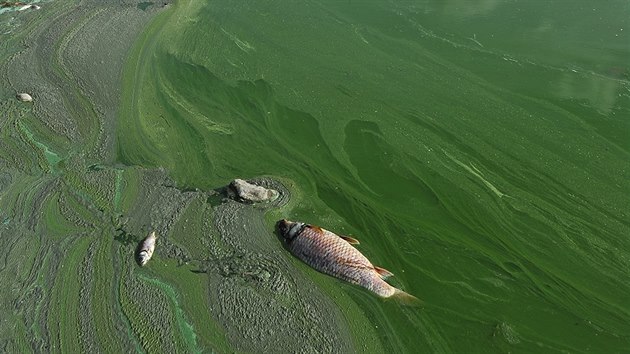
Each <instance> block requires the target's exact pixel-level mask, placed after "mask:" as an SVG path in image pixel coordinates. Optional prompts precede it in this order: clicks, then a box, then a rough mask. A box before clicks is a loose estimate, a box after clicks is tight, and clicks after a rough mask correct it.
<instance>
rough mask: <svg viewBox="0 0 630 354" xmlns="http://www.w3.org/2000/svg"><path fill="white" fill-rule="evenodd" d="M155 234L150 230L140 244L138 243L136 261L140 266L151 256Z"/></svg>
mask: <svg viewBox="0 0 630 354" xmlns="http://www.w3.org/2000/svg"><path fill="white" fill-rule="evenodd" d="M156 239H157V236H156V235H155V231H153V232H151V234H150V235H149V236H147V237H146V238H145V239H144V240H142V242H140V244H139V245H138V250H137V251H138V252H137V259H136V260H137V261H138V264H139V265H140V266H144V265H145V264H147V262H148V261H149V259H151V257H152V256H153V251H154V250H155V240H156Z"/></svg>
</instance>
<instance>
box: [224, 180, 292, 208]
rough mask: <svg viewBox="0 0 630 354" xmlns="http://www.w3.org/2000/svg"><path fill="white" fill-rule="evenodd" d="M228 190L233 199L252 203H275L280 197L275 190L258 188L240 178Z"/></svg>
mask: <svg viewBox="0 0 630 354" xmlns="http://www.w3.org/2000/svg"><path fill="white" fill-rule="evenodd" d="M227 189H228V196H230V197H231V198H233V199H238V200H241V201H246V202H251V203H258V202H268V201H273V200H275V199H276V198H278V196H279V195H280V193H278V191H276V190H274V189H270V188H265V187H262V186H257V185H255V184H252V183H249V182H247V181H245V180H242V179H238V178H237V179H235V180H233V181H232V182H231V183H230V185H229V186H228V188H227Z"/></svg>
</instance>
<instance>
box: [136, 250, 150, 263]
mask: <svg viewBox="0 0 630 354" xmlns="http://www.w3.org/2000/svg"><path fill="white" fill-rule="evenodd" d="M148 261H149V254H148V253H147V251H140V253H139V254H138V263H140V266H143V265H145V264H147V262H148Z"/></svg>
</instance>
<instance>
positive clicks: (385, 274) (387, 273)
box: [374, 266, 394, 279]
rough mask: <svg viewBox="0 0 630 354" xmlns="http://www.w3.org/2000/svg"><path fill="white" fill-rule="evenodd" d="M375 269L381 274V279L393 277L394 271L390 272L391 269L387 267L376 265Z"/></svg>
mask: <svg viewBox="0 0 630 354" xmlns="http://www.w3.org/2000/svg"><path fill="white" fill-rule="evenodd" d="M374 270H375V271H376V272H377V273H378V275H380V276H381V279H387V278H389V277H393V276H394V273H392V272H390V271H389V270H387V269H385V268H381V267H376V266H375V267H374Z"/></svg>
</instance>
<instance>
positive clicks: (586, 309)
mask: <svg viewBox="0 0 630 354" xmlns="http://www.w3.org/2000/svg"><path fill="white" fill-rule="evenodd" d="M169 11H171V12H170V13H169V15H168V18H166V19H163V20H161V22H159V23H158V24H156V25H154V26H153V27H151V28H150V29H149V30H148V31H147V32H146V33H145V36H144V37H143V38H142V39H141V41H140V42H139V44H137V46H136V52H135V56H133V57H132V58H134V59H133V60H132V61H131V62H130V64H129V65H128V67H129V68H131V69H130V70H128V71H127V73H133V74H130V75H127V76H126V77H125V80H126V86H127V87H126V90H125V99H124V102H123V109H122V111H121V115H120V121H119V126H118V134H119V136H118V158H119V161H120V162H121V163H124V164H128V165H142V166H147V167H151V166H155V167H158V166H162V167H165V168H166V169H167V170H168V171H169V173H170V174H171V176H172V177H173V178H174V179H175V180H176V181H177V183H178V185H180V186H181V187H195V188H201V189H210V188H216V187H218V186H222V185H225V184H226V183H228V182H229V181H230V180H231V179H233V178H236V177H240V178H250V177H254V176H260V175H271V176H277V177H281V178H284V179H288V180H292V181H294V182H295V186H296V188H299V190H300V193H301V194H302V195H303V196H304V197H303V201H302V202H301V203H300V204H299V205H298V206H297V207H296V208H295V209H293V210H291V211H290V212H287V213H286V214H284V215H281V216H282V217H287V218H290V219H297V220H302V221H305V222H309V223H314V224H317V225H321V226H323V227H325V228H327V229H330V230H335V231H339V232H340V233H346V234H352V235H354V237H356V238H358V239H359V240H360V241H361V246H360V250H361V251H362V252H364V254H365V255H367V256H368V257H369V258H370V259H371V260H372V262H373V263H374V264H376V265H379V266H382V267H384V268H387V269H388V270H390V271H392V272H393V273H394V274H395V275H396V277H395V278H394V279H393V280H392V284H393V285H395V286H397V287H400V288H402V289H404V290H405V291H407V292H409V293H411V294H414V295H416V296H418V297H419V298H421V299H423V300H424V302H425V307H424V308H423V309H418V308H408V307H403V306H400V305H399V304H398V303H396V302H392V301H383V300H381V299H378V298H377V297H376V296H374V295H373V294H371V293H369V292H367V291H365V290H363V289H360V288H356V287H353V286H351V285H347V284H345V283H341V282H335V288H332V287H331V286H330V285H329V283H326V284H322V287H324V288H327V289H328V290H327V291H328V292H329V293H331V294H335V293H336V292H344V293H347V294H349V295H350V297H351V299H352V300H353V301H354V302H356V303H358V304H359V307H360V308H361V309H362V311H363V314H362V316H365V318H367V319H368V322H363V323H355V322H352V321H349V322H350V323H353V324H352V325H353V326H354V327H357V328H355V329H354V332H355V333H357V332H360V328H359V327H361V326H365V327H370V326H371V327H373V328H376V331H377V333H379V335H380V336H379V338H378V340H379V341H380V342H381V343H382V345H383V347H384V348H386V350H389V351H393V352H458V353H461V352H559V351H564V352H574V353H580V352H599V353H613V352H623V351H627V350H629V349H630V240H629V238H628V235H630V216H629V215H628V213H629V211H630V205H629V199H628V195H630V184H629V181H630V119H629V118H630V82H629V79H630V66H629V64H628V63H630V37H629V36H630V26H629V22H630V20H629V18H630V16H627V15H628V13H630V3H628V2H627V1H621V0H610V1H605V2H601V1H594V0H576V1H573V2H567V1H513V0H509V1H508V0H449V1H445V0H441V1H438V0H435V1H432V0H425V1H385V0H383V1H373V0H366V1H354V0H347V1H346V0H305V1H244V0H230V1H186V0H182V1H178V2H176V3H175V4H174V8H173V9H171V10H169ZM279 217H280V215H279ZM269 230H270V231H271V230H273V225H272V224H271V223H270V224H269ZM278 247H280V245H278ZM338 287H341V289H338ZM345 315H346V316H347V317H348V318H353V316H356V315H357V314H356V313H353V312H352V311H351V310H346V313H345Z"/></svg>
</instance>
